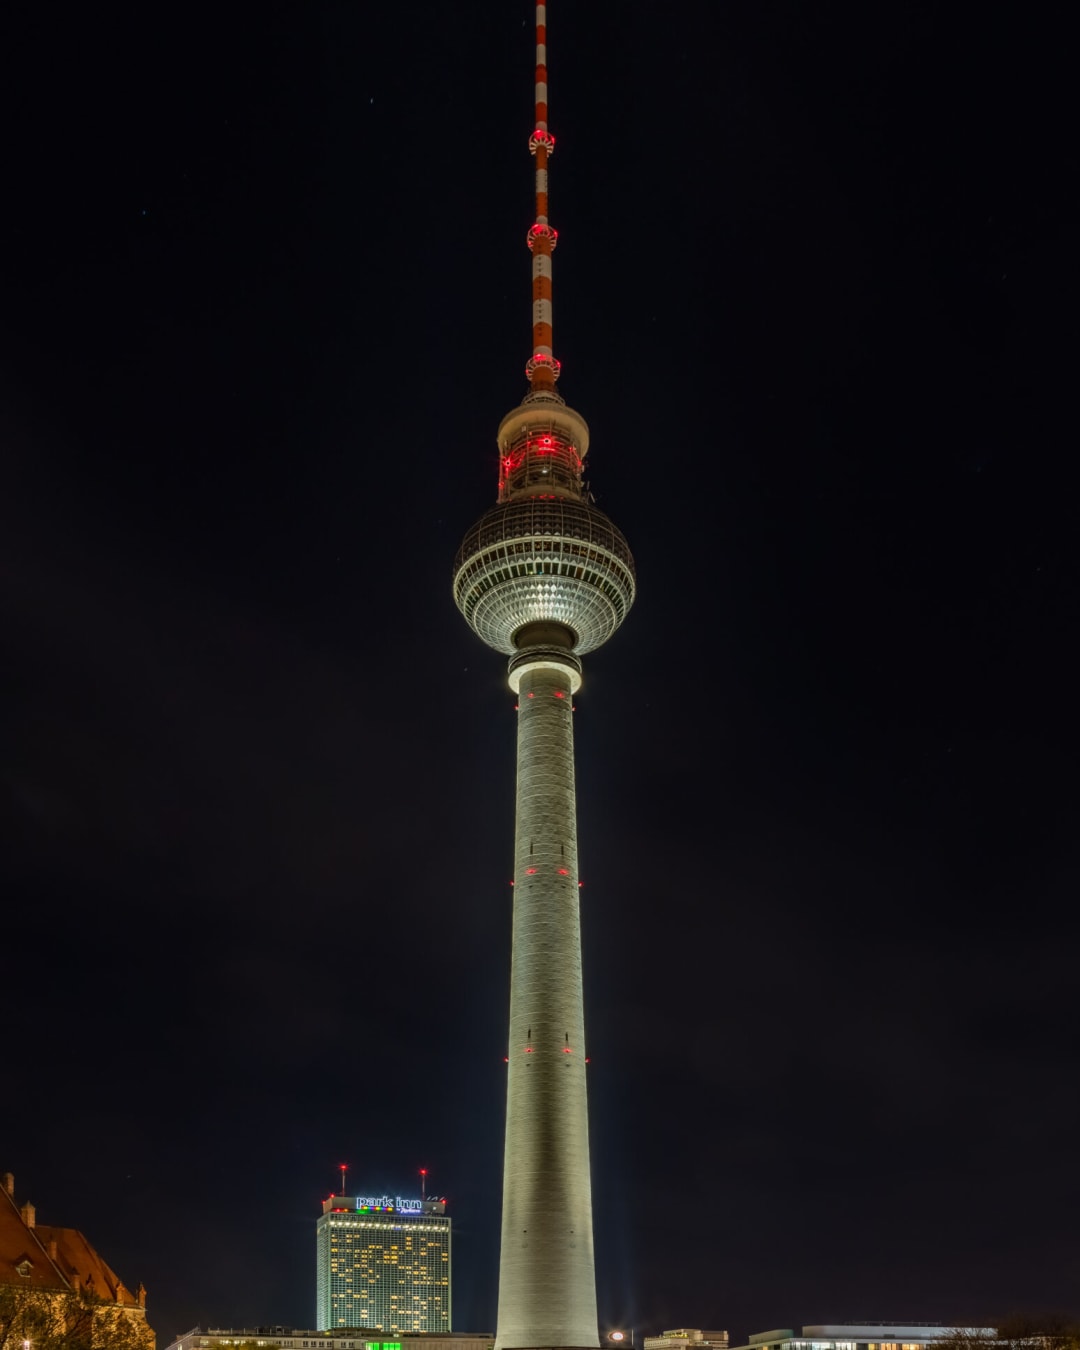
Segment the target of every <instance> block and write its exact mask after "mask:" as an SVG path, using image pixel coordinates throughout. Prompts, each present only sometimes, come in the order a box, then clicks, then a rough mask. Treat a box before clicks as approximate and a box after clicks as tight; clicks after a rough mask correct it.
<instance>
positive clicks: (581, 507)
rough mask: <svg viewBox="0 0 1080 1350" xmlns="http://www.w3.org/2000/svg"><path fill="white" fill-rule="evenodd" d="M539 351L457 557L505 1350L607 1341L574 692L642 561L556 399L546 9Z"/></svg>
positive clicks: (539, 9) (539, 71)
mask: <svg viewBox="0 0 1080 1350" xmlns="http://www.w3.org/2000/svg"><path fill="white" fill-rule="evenodd" d="M535 90H536V120H535V123H534V127H533V131H532V134H531V135H530V137H529V150H530V152H531V154H532V155H533V157H534V160H535V174H536V219H535V221H534V222H533V224H532V225H531V226H530V227H529V230H528V234H527V240H526V242H527V244H528V247H529V250H530V251H531V253H532V300H533V309H532V312H533V343H532V355H531V356H530V357H529V359H528V362H527V363H526V367H525V374H526V377H527V379H528V382H529V387H528V391H527V393H526V394H525V397H524V399H523V400H522V402H521V403H520V404H519V405H518V406H517V407H516V408H514V409H512V410H511V411H510V412H509V413H507V415H506V416H505V417H504V418H503V419H502V422H501V423H500V424H499V429H498V435H497V441H498V447H499V481H498V497H497V501H496V504H495V505H494V506H493V507H492V508H491V509H490V510H489V511H488V512H487V513H486V514H484V515H483V516H481V517H480V519H479V520H478V521H477V523H476V524H475V525H474V526H473V527H472V529H471V530H469V532H468V533H467V534H466V536H465V540H464V542H463V543H462V545H461V548H460V549H459V551H458V555H457V560H456V563H455V567H454V581H453V592H454V599H455V601H456V603H457V605H458V608H459V609H460V610H461V612H462V614H463V615H464V616H465V619H466V620H467V622H468V623H469V625H470V627H471V628H472V629H473V631H474V632H475V633H476V635H477V636H478V637H479V638H481V639H482V640H483V641H484V642H486V643H487V645H488V646H489V647H493V648H494V649H495V650H496V651H498V652H502V653H503V655H505V656H507V657H509V681H510V687H511V689H512V690H513V692H514V693H515V694H516V695H517V704H516V711H517V714H518V717H517V723H518V727H517V817H516V837H515V845H514V906H513V959H512V970H511V991H510V1046H509V1050H508V1054H507V1063H508V1084H507V1110H506V1143H505V1157H504V1170H503V1215H502V1243H501V1251H500V1266H499V1311H498V1328H497V1332H496V1346H497V1350H531V1348H532V1347H541V1346H543V1347H549V1348H551V1350H569V1348H570V1347H577V1348H580V1350H584V1347H595V1346H597V1345H598V1344H599V1335H598V1331H597V1313H596V1277H595V1271H594V1262H593V1225H592V1191H591V1182H590V1175H589V1132H588V1112H587V1102H586V1088H585V1064H586V1059H585V1026H584V1013H583V1007H582V969H581V926H580V916H579V902H580V896H579V887H580V884H581V883H580V881H579V879H578V858H577V821H576V816H577V809H576V800H575V790H574V745H573V731H572V726H571V723H572V713H573V697H574V695H575V694H576V693H577V691H578V689H579V687H580V685H581V669H582V667H581V657H582V656H583V655H584V654H586V653H587V652H591V651H594V650H595V649H596V648H597V647H599V646H601V644H602V643H604V642H606V641H607V640H608V638H610V637H611V636H612V634H613V633H614V632H615V630H616V629H617V628H618V627H619V625H620V624H621V623H622V621H623V619H624V618H625V617H626V614H627V612H628V611H629V609H630V606H631V604H632V603H633V600H634V593H635V579H634V563H633V559H632V557H631V555H630V549H629V547H628V545H627V543H626V540H625V539H624V538H623V536H622V534H621V533H620V532H619V530H618V529H617V528H616V527H615V525H613V524H612V522H611V521H610V520H609V519H608V518H607V516H605V515H604V514H603V513H602V512H600V511H598V510H597V509H596V507H595V506H594V505H593V502H592V497H591V494H590V493H589V491H588V489H587V486H586V484H585V482H584V478H583V471H584V463H585V457H586V455H587V453H588V450H589V429H588V426H587V425H586V423H585V419H584V418H583V417H582V416H581V414H580V413H577V412H575V411H574V410H573V409H572V408H569V407H568V406H567V405H566V403H565V401H564V400H563V398H562V397H561V395H560V394H559V393H557V392H556V387H555V386H556V381H557V380H558V378H559V374H560V366H559V362H558V361H557V360H556V359H555V355H554V351H553V347H552V256H553V254H554V250H555V245H556V242H557V240H558V234H557V232H556V231H555V229H554V228H553V227H552V225H551V222H550V220H549V217H548V166H549V162H550V160H551V157H552V154H553V152H554V149H555V138H554V136H552V134H551V131H550V129H549V127H548V86H547V10H546V6H545V5H544V4H542V3H541V4H538V5H537V6H536V72H535Z"/></svg>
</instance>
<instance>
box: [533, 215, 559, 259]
mask: <svg viewBox="0 0 1080 1350" xmlns="http://www.w3.org/2000/svg"><path fill="white" fill-rule="evenodd" d="M541 239H546V240H547V241H548V247H549V248H551V249H554V248H555V245H556V244H557V243H558V242H559V231H558V230H557V229H555V227H554V226H553V225H542V224H541V223H540V222H539V221H537V222H536V224H535V225H530V226H529V233H528V234H527V235H526V236H525V242H526V244H528V246H529V252H530V253H531V252H532V251H533V249H534V248H535V247H536V245H537V243H538V241H539V240H541Z"/></svg>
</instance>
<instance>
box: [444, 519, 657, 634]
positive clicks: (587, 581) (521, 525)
mask: <svg viewBox="0 0 1080 1350" xmlns="http://www.w3.org/2000/svg"><path fill="white" fill-rule="evenodd" d="M634 592H635V583H634V560H633V558H632V557H631V555H630V548H629V545H628V544H627V542H626V540H625V539H624V538H623V536H622V533H621V532H620V531H619V530H618V529H616V527H615V526H614V525H613V524H612V522H611V521H610V520H609V519H608V518H607V516H605V515H604V513H603V512H602V511H598V510H597V509H596V507H595V506H592V505H590V504H589V503H587V502H584V501H575V500H574V499H572V498H567V497H553V498H546V499H545V498H544V497H540V496H537V497H525V498H522V499H519V500H518V501H513V502H508V503H506V504H505V505H500V506H493V507H492V508H491V510H490V511H487V512H485V514H484V515H482V516H481V517H480V519H479V520H478V521H477V522H476V524H475V525H474V526H473V527H472V529H471V530H470V531H469V532H468V534H466V536H465V539H464V541H463V542H462V545H461V548H460V549H459V550H458V555H457V559H456V563H455V568H454V600H455V601H456V602H457V607H458V609H460V610H461V612H462V614H463V615H464V616H465V619H466V621H467V622H468V624H469V626H470V628H472V630H473V632H474V633H475V634H476V635H477V637H479V638H480V639H482V640H483V641H484V642H486V643H487V645H488V646H489V647H494V648H495V650H496V651H497V652H503V653H505V654H506V655H507V656H511V655H513V654H514V652H515V651H517V650H518V644H517V642H515V637H516V636H517V634H519V633H520V632H521V630H522V629H524V628H525V627H526V625H532V624H535V623H554V624H562V625H564V626H565V627H566V628H569V629H570V631H571V632H572V633H573V637H574V641H573V651H574V653H575V654H576V655H578V656H580V655H583V654H584V653H585V652H591V651H595V650H596V648H597V647H600V646H602V645H603V644H604V643H605V642H606V641H607V640H608V638H609V637H611V635H612V634H613V633H614V632H615V630H616V628H618V627H619V625H620V624H621V623H622V621H623V619H625V618H626V615H627V612H628V611H629V609H630V606H631V605H632V604H633V602H634Z"/></svg>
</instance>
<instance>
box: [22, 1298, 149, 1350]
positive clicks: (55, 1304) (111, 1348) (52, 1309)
mask: <svg viewBox="0 0 1080 1350" xmlns="http://www.w3.org/2000/svg"><path fill="white" fill-rule="evenodd" d="M27 1345H29V1346H30V1350H153V1346H154V1334H153V1332H152V1331H151V1330H150V1328H149V1327H148V1326H147V1325H146V1318H145V1316H144V1315H143V1312H142V1309H141V1308H135V1307H131V1306H129V1305H127V1304H118V1303H109V1302H106V1301H105V1300H103V1299H98V1298H95V1297H94V1296H93V1295H92V1294H88V1293H86V1292H85V1291H73V1290H66V1289H32V1288H22V1287H20V1286H18V1285H11V1284H7V1285H0V1350H24V1347H25V1346H27Z"/></svg>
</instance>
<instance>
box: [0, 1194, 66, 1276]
mask: <svg viewBox="0 0 1080 1350" xmlns="http://www.w3.org/2000/svg"><path fill="white" fill-rule="evenodd" d="M38 1231H39V1230H38V1229H36V1228H27V1226H26V1224H25V1223H24V1222H23V1217H22V1215H21V1214H20V1213H19V1210H18V1207H17V1205H16V1204H15V1201H14V1199H13V1197H12V1196H10V1195H8V1193H7V1191H6V1190H4V1188H3V1187H0V1284H16V1285H25V1286H27V1287H29V1288H31V1289H67V1288H69V1287H70V1286H69V1284H68V1282H67V1280H65V1279H64V1276H63V1275H62V1273H61V1272H60V1270H59V1269H58V1267H57V1266H56V1265H55V1264H54V1263H53V1261H52V1260H50V1258H49V1253H48V1252H47V1250H46V1249H45V1247H44V1246H43V1245H42V1244H41V1242H39V1241H38V1238H37V1236H36V1234H37V1232H38ZM24 1262H27V1263H29V1267H30V1269H29V1273H28V1274H26V1275H21V1274H20V1273H19V1271H18V1269H17V1267H18V1266H20V1265H22V1264H23V1263H24Z"/></svg>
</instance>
